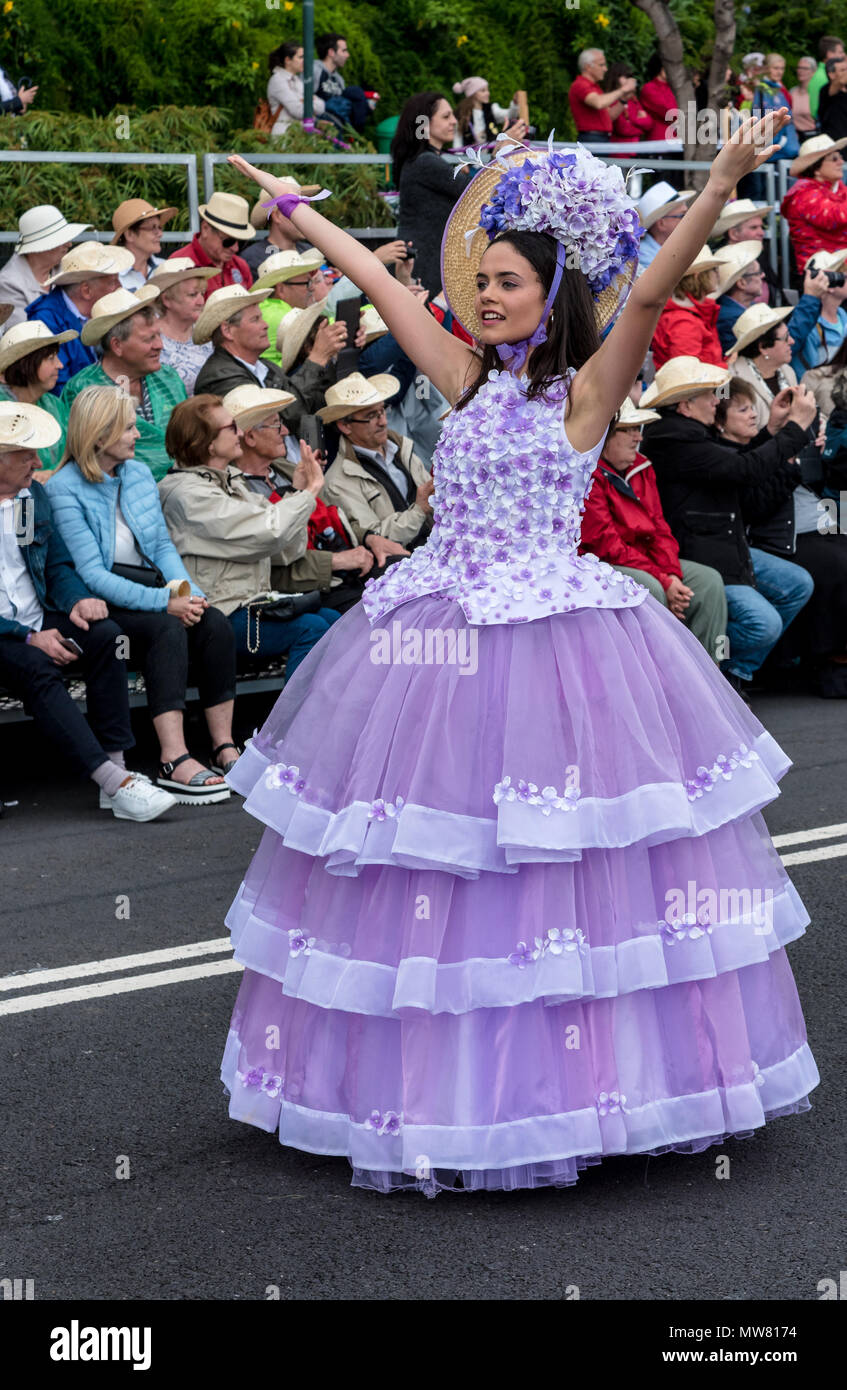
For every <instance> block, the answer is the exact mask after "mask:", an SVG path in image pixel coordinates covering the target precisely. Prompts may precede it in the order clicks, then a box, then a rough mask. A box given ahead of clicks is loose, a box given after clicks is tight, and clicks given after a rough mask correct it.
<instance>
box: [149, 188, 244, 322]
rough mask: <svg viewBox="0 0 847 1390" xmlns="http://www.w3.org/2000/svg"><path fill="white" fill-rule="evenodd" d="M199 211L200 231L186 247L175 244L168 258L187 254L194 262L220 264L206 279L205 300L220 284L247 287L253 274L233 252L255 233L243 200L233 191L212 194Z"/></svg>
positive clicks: (204, 264)
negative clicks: (216, 271)
mask: <svg viewBox="0 0 847 1390" xmlns="http://www.w3.org/2000/svg"><path fill="white" fill-rule="evenodd" d="M198 212H199V214H200V230H199V232H195V234H194V236H193V238H192V239H191V241H190V242H189V243H188V245H187V246H179V247H177V249H176V251H174V252H172V253H171V256H170V259H171V260H173V259H174V257H176V256H182V257H185V256H187V257H188V258H189V260H192V261H193V262H194V264H195V265H202V266H209V265H214V266H218V267H219V271H220V273H219V274H218V275H213V276H212V278H211V279H210V280H207V281H206V285H205V295H204V298H205V299H208V298H209V295H210V294H211V293H212V291H213V290H219V289H220V288H221V286H222V285H243V286H244V288H245V289H246V290H249V288H250V286H251V285H252V283H253V273H252V271H251V269H250V267H249V265H248V264H247V262H246V261H245V260H242V258H241V256H239V255H237V254H236V252H237V251H238V243H239V242H240V241H252V240H253V238H254V236H255V235H256V231H255V228H254V227H252V226H251V224H250V209H249V207H248V206H247V201H246V199H244V198H239V197H238V196H237V195H236V194H234V193H213V194H212V196H211V198H210V199H209V201H208V203H203V204H201V206H200V207H199V208H198Z"/></svg>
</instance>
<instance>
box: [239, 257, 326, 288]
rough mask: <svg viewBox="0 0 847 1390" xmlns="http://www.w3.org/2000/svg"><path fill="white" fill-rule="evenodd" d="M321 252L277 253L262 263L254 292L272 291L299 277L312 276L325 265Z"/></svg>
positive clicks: (254, 285)
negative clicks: (277, 286) (275, 287)
mask: <svg viewBox="0 0 847 1390" xmlns="http://www.w3.org/2000/svg"><path fill="white" fill-rule="evenodd" d="M323 262H324V258H323V253H322V252H321V251H304V252H303V254H302V255H301V254H300V252H299V251H276V252H275V253H274V254H273V255H270V256H268V257H267V259H266V260H264V261H262V264H261V265H260V266H259V269H258V270H257V272H256V279H255V280H254V282H253V289H254V290H270V289H273V287H274V285H279V284H282V283H283V282H284V281H286V280H295V279H296V278H297V276H298V275H305V274H312V273H314V271H316V270H319V269H320V267H321V266H322V265H323Z"/></svg>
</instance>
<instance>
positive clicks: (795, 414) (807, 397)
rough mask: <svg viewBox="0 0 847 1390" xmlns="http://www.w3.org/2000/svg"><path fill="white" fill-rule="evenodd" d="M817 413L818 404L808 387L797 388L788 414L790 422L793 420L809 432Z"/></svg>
mask: <svg viewBox="0 0 847 1390" xmlns="http://www.w3.org/2000/svg"><path fill="white" fill-rule="evenodd" d="M817 413H818V403H817V401H816V400H815V398H814V396H813V395H812V393H811V391H810V390H809V388H808V386H802V385H801V386H795V387H794V397H793V399H792V401H791V409H790V410H789V412H788V418H789V420H793V421H794V423H795V424H796V425H799V426H800V428H801V429H804V430H807V429H808V428H809V426H810V425H811V424H812V422H813V420H814V418H815V416H816V415H817Z"/></svg>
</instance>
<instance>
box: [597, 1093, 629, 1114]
mask: <svg viewBox="0 0 847 1390" xmlns="http://www.w3.org/2000/svg"><path fill="white" fill-rule="evenodd" d="M597 1109H598V1111H599V1113H600V1114H601V1115H619V1114H623V1115H626V1114H628V1111H627V1108H626V1096H624V1095H621V1094H620V1093H619V1092H618V1091H601V1092H600V1094H599V1096H598V1097H597Z"/></svg>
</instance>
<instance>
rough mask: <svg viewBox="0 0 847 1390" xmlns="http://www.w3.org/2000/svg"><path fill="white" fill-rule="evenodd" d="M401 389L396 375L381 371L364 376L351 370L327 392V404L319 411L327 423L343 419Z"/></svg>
mask: <svg viewBox="0 0 847 1390" xmlns="http://www.w3.org/2000/svg"><path fill="white" fill-rule="evenodd" d="M399 390H400V382H399V381H398V380H397V378H396V376H389V375H388V373H387V372H379V373H378V374H377V375H376V376H371V377H364V376H362V373H361V372H351V373H350V375H349V376H345V377H343V378H342V380H341V381H337V382H336V383H335V385H334V386H330V387H329V389H328V391H327V393H326V405H325V406H324V407H323V409H322V410H319V411H318V412H317V413H318V415H320V417H321V419H322V420H323V422H324V424H325V425H328V424H330V423H331V421H333V420H343V419H344V417H345V415H355V414H356V411H357V410H367V408H368V406H369V405H381V404H382V402H383V401H388V400H390V399H391V397H392V396H396V394H397V392H398V391H399Z"/></svg>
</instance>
